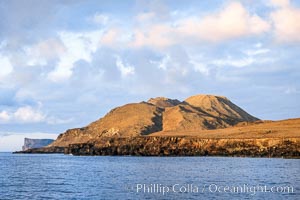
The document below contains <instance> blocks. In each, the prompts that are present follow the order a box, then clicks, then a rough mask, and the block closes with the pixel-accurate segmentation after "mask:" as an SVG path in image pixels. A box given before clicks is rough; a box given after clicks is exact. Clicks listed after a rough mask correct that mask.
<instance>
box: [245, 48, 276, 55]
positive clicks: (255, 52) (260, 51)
mask: <svg viewBox="0 0 300 200" xmlns="http://www.w3.org/2000/svg"><path fill="white" fill-rule="evenodd" d="M268 52H270V49H249V50H246V51H244V53H245V54H247V55H248V56H255V55H260V54H266V53H268Z"/></svg>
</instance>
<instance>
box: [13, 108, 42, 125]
mask: <svg viewBox="0 0 300 200" xmlns="http://www.w3.org/2000/svg"><path fill="white" fill-rule="evenodd" d="M13 115H14V119H15V120H16V121H18V122H21V123H23V122H24V123H36V122H42V121H44V120H45V118H46V116H45V115H44V114H43V113H41V112H40V111H38V110H34V109H33V108H32V107H30V106H25V107H21V108H19V109H18V110H17V111H16V112H15V113H14V114H13Z"/></svg>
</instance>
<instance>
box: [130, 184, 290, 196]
mask: <svg viewBox="0 0 300 200" xmlns="http://www.w3.org/2000/svg"><path fill="white" fill-rule="evenodd" d="M126 189H127V190H130V191H131V192H135V193H149V194H151V193H153V194H155V193H156V194H162V195H167V194H168V193H235V194H250V195H256V194H257V193H285V194H291V193H294V192H295V191H294V187H293V186H291V185H275V186H274V185H272V186H268V185H249V184H241V185H221V184H215V183H212V184H203V185H198V184H178V183H176V184H172V185H165V184H159V183H154V184H142V183H137V184H135V185H132V186H126Z"/></svg>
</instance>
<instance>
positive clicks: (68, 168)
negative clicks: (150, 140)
mask: <svg viewBox="0 0 300 200" xmlns="http://www.w3.org/2000/svg"><path fill="white" fill-rule="evenodd" d="M0 199H1V200H2V199H30V200H31V199H300V160H299V159H298V160H297V159H275V158H270V159H269V158H222V157H112V156H103V157H100V156H93V157H82V156H80V157H77V156H71V155H62V154H52V155H51V154H47V155H38V154H31V155H30V154H11V153H0Z"/></svg>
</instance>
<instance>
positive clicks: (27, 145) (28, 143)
mask: <svg viewBox="0 0 300 200" xmlns="http://www.w3.org/2000/svg"><path fill="white" fill-rule="evenodd" d="M53 141H54V140H52V139H30V138H24V146H23V147H22V150H23V151H26V150H27V149H32V148H41V147H45V146H47V145H49V144H51V143H52V142H53Z"/></svg>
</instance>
